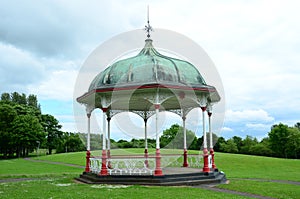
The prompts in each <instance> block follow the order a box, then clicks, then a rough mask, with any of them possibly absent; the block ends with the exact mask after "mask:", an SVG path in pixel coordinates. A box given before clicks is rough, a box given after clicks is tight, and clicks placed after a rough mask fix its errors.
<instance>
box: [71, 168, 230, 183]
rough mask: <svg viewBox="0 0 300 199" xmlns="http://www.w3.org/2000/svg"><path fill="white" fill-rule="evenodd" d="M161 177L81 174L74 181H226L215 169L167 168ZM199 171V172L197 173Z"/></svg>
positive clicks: (222, 174) (223, 175)
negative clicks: (206, 170) (208, 170)
mask: <svg viewBox="0 0 300 199" xmlns="http://www.w3.org/2000/svg"><path fill="white" fill-rule="evenodd" d="M162 170H163V175H162V176H153V175H107V176H100V175H97V174H94V173H86V172H83V174H82V175H80V177H78V178H76V180H78V181H80V182H83V183H88V184H123V185H156V186H193V185H201V184H221V183H226V181H227V179H226V176H225V174H224V173H223V172H220V171H218V170H217V169H216V170H214V171H211V172H202V171H201V170H200V169H199V168H198V169H196V168H186V167H179V168H178V167H167V168H163V169H162ZM199 170H200V171H199Z"/></svg>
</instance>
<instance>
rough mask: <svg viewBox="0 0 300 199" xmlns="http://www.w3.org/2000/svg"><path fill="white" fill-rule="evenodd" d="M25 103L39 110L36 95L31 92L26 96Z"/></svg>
mask: <svg viewBox="0 0 300 199" xmlns="http://www.w3.org/2000/svg"><path fill="white" fill-rule="evenodd" d="M27 105H28V106H31V107H34V108H36V109H38V110H41V108H40V105H39V103H38V100H37V97H36V95H32V94H31V95H29V96H28V97H27Z"/></svg>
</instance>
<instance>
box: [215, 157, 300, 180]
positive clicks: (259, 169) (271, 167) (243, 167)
mask: <svg viewBox="0 0 300 199" xmlns="http://www.w3.org/2000/svg"><path fill="white" fill-rule="evenodd" d="M215 160H216V161H215V162H216V165H217V166H218V167H219V168H220V169H221V170H222V171H224V172H225V173H226V176H227V177H228V178H263V179H274V180H292V181H298V182H300V173H299V168H300V160H294V159H280V158H270V157H261V156H251V155H240V154H228V153H216V155H215Z"/></svg>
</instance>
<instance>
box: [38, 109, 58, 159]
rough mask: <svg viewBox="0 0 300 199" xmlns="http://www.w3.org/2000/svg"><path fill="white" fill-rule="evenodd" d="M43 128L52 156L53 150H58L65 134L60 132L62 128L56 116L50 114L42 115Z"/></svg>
mask: <svg viewBox="0 0 300 199" xmlns="http://www.w3.org/2000/svg"><path fill="white" fill-rule="evenodd" d="M42 126H43V128H44V131H45V132H46V138H47V141H46V146H47V148H48V153H49V154H52V150H53V149H56V146H57V145H58V144H59V143H60V139H62V135H63V133H62V132H61V131H60V129H61V127H62V126H61V125H60V124H59V123H58V120H57V119H55V117H54V116H52V115H49V114H45V115H42Z"/></svg>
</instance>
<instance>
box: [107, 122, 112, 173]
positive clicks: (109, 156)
mask: <svg viewBox="0 0 300 199" xmlns="http://www.w3.org/2000/svg"><path fill="white" fill-rule="evenodd" d="M110 120H111V118H110V117H107V158H108V159H110V158H111V155H110ZM108 168H111V165H110V161H108Z"/></svg>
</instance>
